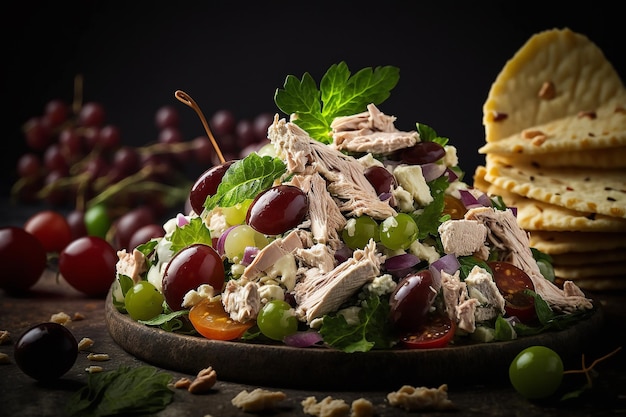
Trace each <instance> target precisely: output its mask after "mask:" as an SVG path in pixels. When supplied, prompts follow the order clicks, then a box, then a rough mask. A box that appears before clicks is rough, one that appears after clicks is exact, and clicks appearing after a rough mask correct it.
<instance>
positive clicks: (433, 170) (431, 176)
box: [420, 162, 446, 182]
mask: <svg viewBox="0 0 626 417" xmlns="http://www.w3.org/2000/svg"><path fill="white" fill-rule="evenodd" d="M420 166H421V167H422V175H423V176H424V179H425V180H426V182H430V181H432V180H435V179H437V178H439V177H441V176H442V175H443V173H444V172H445V171H446V166H445V165H442V164H436V163H434V162H429V163H427V164H422V165H420Z"/></svg>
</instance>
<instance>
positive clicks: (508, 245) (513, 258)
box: [465, 207, 593, 313]
mask: <svg viewBox="0 0 626 417" xmlns="http://www.w3.org/2000/svg"><path fill="white" fill-rule="evenodd" d="M465 219H467V220H477V221H479V222H481V223H483V224H484V225H485V226H487V239H488V241H489V242H490V243H491V244H492V245H494V246H495V247H496V248H498V249H500V251H501V252H502V253H503V255H502V259H501V260H503V261H506V262H510V263H512V264H513V265H515V266H517V267H518V268H520V269H522V270H523V271H524V272H526V273H527V274H528V276H529V277H530V279H531V280H532V282H533V285H534V286H535V292H536V293H537V294H539V295H540V296H541V298H543V299H544V300H545V301H546V302H547V303H548V304H549V305H550V306H551V307H553V308H554V309H555V310H558V311H562V312H568V313H569V312H573V311H576V310H579V309H591V308H592V307H593V304H592V302H591V300H590V299H588V298H586V297H585V295H584V294H583V292H582V291H581V290H580V289H579V288H578V287H577V286H576V284H574V283H573V282H571V281H570V282H567V283H566V284H564V289H563V290H561V289H560V288H559V287H557V286H556V285H554V284H553V283H552V282H550V281H548V280H547V279H545V278H544V276H543V275H542V274H541V271H539V266H538V265H537V262H536V261H535V259H534V258H533V255H532V252H531V250H530V240H529V237H528V234H527V233H526V232H525V231H524V230H523V229H522V228H520V227H519V226H518V224H517V220H516V218H515V215H514V214H513V212H512V211H511V210H496V209H494V208H491V207H478V208H473V209H471V210H469V211H468V212H467V213H466V214H465Z"/></svg>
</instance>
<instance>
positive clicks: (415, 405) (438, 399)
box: [387, 384, 456, 411]
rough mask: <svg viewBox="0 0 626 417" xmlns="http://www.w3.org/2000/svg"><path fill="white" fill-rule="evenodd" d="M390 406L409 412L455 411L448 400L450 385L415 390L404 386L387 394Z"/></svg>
mask: <svg viewBox="0 0 626 417" xmlns="http://www.w3.org/2000/svg"><path fill="white" fill-rule="evenodd" d="M387 400H388V401H389V404H391V405H392V406H394V407H400V408H404V409H405V410H407V411H418V410H453V409H455V408H456V407H455V405H454V404H453V403H452V401H450V400H449V399H448V385H447V384H443V385H441V386H440V387H439V388H426V387H419V388H415V387H412V386H410V385H404V386H402V387H401V388H400V389H399V390H398V391H395V392H390V393H389V394H387Z"/></svg>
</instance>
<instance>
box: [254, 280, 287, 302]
mask: <svg viewBox="0 0 626 417" xmlns="http://www.w3.org/2000/svg"><path fill="white" fill-rule="evenodd" d="M259 296H260V297H261V303H262V304H267V303H269V302H270V301H272V300H281V301H282V300H284V299H285V292H284V291H283V289H282V288H281V287H280V286H279V285H276V284H266V285H259Z"/></svg>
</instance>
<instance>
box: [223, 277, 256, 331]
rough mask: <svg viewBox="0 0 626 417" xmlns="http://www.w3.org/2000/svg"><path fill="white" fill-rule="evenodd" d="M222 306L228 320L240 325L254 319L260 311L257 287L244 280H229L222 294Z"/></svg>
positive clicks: (253, 283)
mask: <svg viewBox="0 0 626 417" xmlns="http://www.w3.org/2000/svg"><path fill="white" fill-rule="evenodd" d="M222 305H223V306H224V311H226V312H227V313H228V314H229V315H230V318H231V319H233V320H235V321H238V322H240V323H245V322H246V321H248V320H253V319H256V317H257V315H258V314H259V311H260V310H261V296H260V295H259V285H258V284H257V283H256V282H252V281H247V280H245V279H241V278H240V279H238V280H232V279H231V280H230V281H228V282H227V283H226V288H225V289H224V292H223V293H222Z"/></svg>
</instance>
